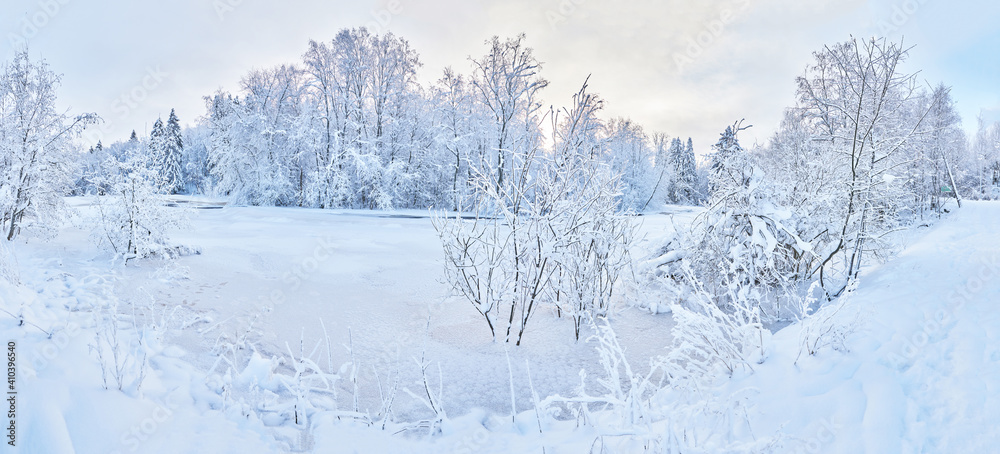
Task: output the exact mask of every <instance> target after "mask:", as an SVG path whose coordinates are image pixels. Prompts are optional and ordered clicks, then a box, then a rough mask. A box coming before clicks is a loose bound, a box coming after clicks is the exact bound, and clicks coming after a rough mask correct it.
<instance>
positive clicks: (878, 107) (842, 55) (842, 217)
mask: <svg viewBox="0 0 1000 454" xmlns="http://www.w3.org/2000/svg"><path fill="white" fill-rule="evenodd" d="M905 58H906V50H905V49H903V48H902V46H901V45H900V44H897V43H892V42H889V41H886V40H881V39H869V40H858V39H851V40H850V41H847V42H844V43H840V44H837V45H834V46H829V47H826V48H824V49H823V50H822V51H821V52H817V53H816V54H815V63H814V64H813V65H811V66H810V67H809V68H808V69H807V70H806V72H805V74H804V75H803V76H801V77H799V78H798V79H797V84H798V98H799V103H798V107H797V108H796V109H795V110H796V111H797V115H798V117H797V118H798V121H801V122H802V123H803V124H804V128H805V130H806V131H807V132H808V135H809V136H810V138H811V143H810V144H809V145H808V146H809V149H810V150H812V151H810V153H818V154H819V155H820V156H821V161H822V162H825V163H828V164H829V165H831V166H832V168H822V169H818V168H817V169H816V170H817V171H818V172H821V173H823V175H822V176H823V177H825V181H824V182H825V183H827V186H825V187H824V188H823V191H824V193H825V194H827V196H828V197H832V198H833V199H834V200H835V201H836V202H835V203H833V204H831V205H830V208H831V210H829V211H827V210H823V211H822V212H818V213H817V214H818V215H819V216H820V218H819V219H815V220H814V221H818V222H819V223H822V224H825V225H824V226H823V227H822V228H821V229H820V232H819V233H818V237H816V238H814V239H811V241H812V243H813V244H814V247H815V250H816V252H817V254H819V256H820V259H819V260H818V261H817V263H814V264H812V265H811V268H810V270H809V273H808V274H809V275H810V276H818V277H819V279H820V281H821V283H822V285H823V288H824V289H826V290H827V291H828V294H830V295H838V294H840V292H842V291H843V289H844V288H846V287H847V283H848V282H847V281H848V280H849V279H853V278H854V277H855V276H857V274H858V273H859V272H860V269H861V267H862V266H863V265H864V264H865V263H867V262H869V261H870V260H871V259H879V258H884V257H885V256H886V245H887V243H886V242H885V239H886V237H885V234H886V233H887V232H889V231H891V230H893V229H895V228H898V227H899V226H900V225H901V223H903V222H905V220H904V219H903V217H901V213H903V212H906V211H909V208H908V207H907V205H908V201H907V200H908V197H907V195H906V191H905V185H904V182H905V179H904V178H901V177H900V176H901V174H902V172H903V171H904V170H903V168H902V167H901V166H902V165H903V163H905V162H906V160H907V159H909V157H908V156H906V151H907V150H909V149H911V148H912V145H913V144H912V141H913V138H914V137H915V133H916V132H917V131H918V128H920V126H921V123H922V120H923V118H924V115H925V112H919V113H918V114H915V113H914V109H913V102H914V97H915V95H916V94H917V90H916V87H915V85H914V77H913V75H911V74H906V73H903V72H901V70H900V67H899V65H900V64H901V63H902V62H903V61H904V60H905ZM829 172H833V175H831V176H830V177H828V178H826V173H829ZM782 181H784V182H785V183H788V184H797V185H805V184H813V185H816V184H817V183H819V181H820V180H819V179H818V178H812V181H811V182H794V183H792V182H791V181H789V180H788V179H787V178H786V179H784V180H782ZM827 201H829V199H828V198H824V199H821V200H820V201H819V202H820V203H826V202H827ZM833 276H836V278H834V279H833V280H832V282H831V281H830V278H831V277H833Z"/></svg>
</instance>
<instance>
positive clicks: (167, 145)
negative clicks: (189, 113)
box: [159, 109, 184, 194]
mask: <svg viewBox="0 0 1000 454" xmlns="http://www.w3.org/2000/svg"><path fill="white" fill-rule="evenodd" d="M161 151H162V155H160V156H159V158H160V165H159V167H160V175H161V177H162V179H163V181H164V183H163V190H164V191H166V192H168V193H170V194H177V193H179V192H181V191H182V190H183V189H184V173H183V164H182V161H183V159H184V139H183V138H182V136H181V125H180V121H179V120H178V119H177V114H176V113H175V112H174V109H170V117H169V118H168V119H167V126H166V130H165V131H164V142H163V149H162V150H161Z"/></svg>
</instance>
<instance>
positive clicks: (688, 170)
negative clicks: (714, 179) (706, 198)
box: [667, 138, 698, 205]
mask: <svg viewBox="0 0 1000 454" xmlns="http://www.w3.org/2000/svg"><path fill="white" fill-rule="evenodd" d="M667 155H668V156H669V159H670V162H671V164H672V165H673V166H674V174H675V175H676V178H675V179H674V184H673V186H672V188H671V191H670V198H671V199H673V202H674V203H678V204H685V205H686V204H694V203H696V202H697V201H698V200H697V199H698V191H697V184H698V173H697V172H698V170H697V168H696V167H695V162H694V145H693V144H692V141H691V138H688V140H687V146H685V145H684V143H683V142H681V139H679V138H675V139H674V140H673V141H672V142H671V143H670V150H669V151H668V152H667Z"/></svg>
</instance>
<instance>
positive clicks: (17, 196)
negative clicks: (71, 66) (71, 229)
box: [0, 51, 97, 240]
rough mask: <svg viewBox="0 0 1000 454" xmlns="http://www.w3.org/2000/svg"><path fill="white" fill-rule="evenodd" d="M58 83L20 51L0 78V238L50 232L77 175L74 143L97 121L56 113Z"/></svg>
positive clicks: (90, 116) (92, 117)
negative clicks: (24, 233)
mask: <svg viewBox="0 0 1000 454" xmlns="http://www.w3.org/2000/svg"><path fill="white" fill-rule="evenodd" d="M59 83H60V77H59V75H57V74H55V73H53V72H52V71H51V70H50V69H49V67H48V65H47V64H46V63H45V61H41V62H33V61H31V59H30V58H29V56H28V52H27V51H19V52H17V53H16V54H15V56H14V59H13V61H11V62H9V63H7V64H6V65H5V66H4V68H3V74H2V75H0V232H2V235H3V237H4V238H6V239H7V240H12V239H14V237H15V236H17V235H18V233H20V232H21V231H22V229H26V228H34V230H35V231H36V232H39V233H42V232H47V231H51V230H52V229H53V228H55V227H56V226H58V225H59V221H60V216H61V215H62V213H64V210H63V208H64V205H65V204H64V202H63V199H62V197H63V195H65V194H66V193H68V192H69V188H70V185H72V184H73V181H74V179H75V175H76V168H75V165H74V164H75V162H76V160H75V158H74V157H73V156H72V152H73V150H74V146H73V144H72V140H73V139H74V138H76V137H78V136H79V135H80V133H81V132H82V131H83V129H84V128H85V127H86V126H87V125H88V124H92V123H94V122H96V121H97V116H96V115H94V114H85V115H80V116H78V117H76V118H70V117H68V116H67V115H66V114H63V113H60V112H58V111H57V110H56V105H55V103H56V89H57V88H58V87H59Z"/></svg>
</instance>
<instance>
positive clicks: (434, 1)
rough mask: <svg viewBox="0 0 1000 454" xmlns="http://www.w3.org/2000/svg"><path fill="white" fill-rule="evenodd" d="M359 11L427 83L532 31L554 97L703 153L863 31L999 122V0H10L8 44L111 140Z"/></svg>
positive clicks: (296, 56) (770, 113) (748, 140)
mask: <svg viewBox="0 0 1000 454" xmlns="http://www.w3.org/2000/svg"><path fill="white" fill-rule="evenodd" d="M358 26H367V27H369V28H370V29H373V30H375V31H378V32H385V31H391V32H392V33H395V34H396V35H399V36H401V37H403V38H405V39H407V40H408V41H409V42H410V44H411V46H412V47H413V48H414V49H416V50H417V52H418V53H419V54H420V58H421V62H422V63H423V65H422V67H421V68H420V71H419V73H418V76H419V78H420V79H421V81H422V82H423V83H425V84H429V83H431V82H433V81H434V80H436V79H438V78H439V77H440V75H441V72H442V70H443V69H444V68H445V67H447V66H451V67H452V68H454V69H455V70H457V71H460V72H463V73H469V72H470V69H469V68H470V63H469V57H470V56H471V57H478V56H480V55H482V54H484V53H485V52H486V51H487V47H486V45H485V44H484V42H485V41H486V40H487V39H488V38H489V37H491V36H493V35H499V36H501V37H508V36H515V35H517V34H518V33H522V32H523V33H525V34H526V35H527V43H528V45H529V46H531V47H533V48H534V50H535V55H536V56H537V57H538V59H539V60H540V61H541V62H542V63H543V67H542V75H543V76H544V77H545V78H547V79H548V80H549V81H550V85H549V87H548V88H547V89H546V90H545V91H544V92H543V93H542V97H543V98H544V100H545V102H546V104H551V105H555V106H557V107H558V106H562V105H566V104H568V103H569V101H570V97H571V95H572V94H573V93H574V92H576V91H577V90H578V89H579V87H580V85H581V84H582V83H583V81H584V80H585V79H586V78H587V76H588V75H590V76H591V77H590V88H591V90H593V91H595V92H597V93H598V94H600V95H601V96H602V97H603V98H604V99H605V101H606V108H605V112H604V116H605V117H607V118H611V117H616V116H622V117H629V118H631V119H632V120H634V121H636V122H638V123H639V124H641V125H643V127H644V128H645V129H646V131H647V132H648V133H652V132H665V133H667V134H669V135H670V136H673V137H682V138H686V137H693V139H694V144H695V150H696V152H698V153H699V154H704V153H706V152H708V151H709V147H710V145H711V144H712V143H714V142H715V141H716V139H717V138H718V135H719V132H721V131H722V130H723V129H725V127H726V125H729V124H732V123H734V122H735V121H738V120H740V119H745V124H751V125H753V127H752V128H750V129H748V130H747V131H744V132H743V133H741V141H742V142H743V143H744V145H750V144H753V143H755V142H756V143H763V142H764V141H766V140H767V138H768V137H769V136H770V135H771V134H772V133H773V132H774V130H775V128H776V127H777V125H778V122H779V121H780V119H781V117H782V112H783V109H784V108H786V107H789V106H792V105H794V102H795V84H794V80H795V77H796V76H797V75H799V74H801V73H802V71H803V70H804V69H805V67H806V65H808V64H809V62H810V60H811V58H812V52H814V51H817V50H820V49H822V48H823V46H824V45H828V44H833V43H837V42H842V41H845V40H847V39H849V38H850V37H851V36H855V37H860V38H865V37H871V36H884V37H887V38H890V39H893V40H896V41H900V40H902V41H903V42H904V43H905V44H906V45H907V46H914V47H913V48H912V49H911V51H910V54H909V59H908V61H907V63H906V65H905V67H904V68H903V69H904V70H905V71H908V72H918V71H919V74H918V78H919V80H920V81H921V83H924V84H935V85H936V84H937V83H940V82H943V83H944V84H946V85H949V86H951V87H952V96H953V98H954V100H955V101H956V103H957V107H958V110H959V112H960V113H961V114H962V117H963V126H964V127H965V129H966V130H967V131H969V132H972V131H974V130H975V128H976V124H977V118H978V117H979V116H980V115H981V116H982V117H983V118H984V119H985V120H987V121H988V122H992V121H1000V2H995V1H992V0H985V1H972V0H957V1H943V0H876V1H861V0H721V1H714V0H712V1H694V0H686V1H681V0H666V1H652V0H643V1H632V2H624V1H611V0H504V1H492V0H374V1H368V0H360V1H343V0H334V1H330V0H285V1H276V0H171V1H162V0H160V1H150V0H100V1H98V0H3V4H2V6H0V39H3V40H4V41H5V42H6V44H4V45H3V47H2V49H4V51H3V54H2V55H0V58H2V59H3V61H9V60H10V59H11V58H12V56H13V54H14V52H15V50H14V49H15V48H17V47H18V46H21V45H24V44H27V46H28V49H29V52H30V54H31V55H32V57H33V58H44V59H45V60H46V61H47V62H48V64H49V65H50V67H51V68H52V69H53V70H54V71H56V72H57V73H60V74H62V75H63V79H62V87H61V89H60V91H59V104H60V106H61V107H62V108H64V109H68V110H69V112H70V113H71V114H78V113H82V112H96V113H98V114H99V115H100V116H101V117H102V118H103V119H104V124H103V125H102V126H100V127H98V128H95V129H91V130H90V131H89V133H88V134H87V139H88V140H89V141H94V140H95V139H101V140H103V141H104V142H105V143H108V142H112V141H114V140H118V139H124V138H127V136H128V134H129V133H130V132H131V131H132V130H133V129H134V130H136V131H137V132H138V133H139V134H148V131H149V130H150V128H151V126H152V124H153V122H154V121H155V120H156V119H157V118H158V117H163V118H164V119H165V118H166V116H167V115H169V113H170V110H171V109H172V108H175V109H176V110H177V114H178V116H179V117H180V119H181V122H182V123H183V124H185V125H192V124H194V123H195V122H196V121H197V120H198V118H199V117H201V116H203V115H204V114H205V104H204V100H203V97H204V96H207V95H210V94H212V93H214V92H215V91H217V90H219V89H224V90H229V91H234V90H236V89H237V86H238V83H239V80H240V78H241V77H242V76H243V75H244V74H245V73H246V72H247V71H249V70H250V69H252V68H262V67H269V66H274V65H279V64H284V63H295V62H299V61H300V60H301V56H302V54H303V53H304V52H305V50H306V45H307V43H308V41H309V40H310V39H315V40H318V41H329V40H331V39H333V37H334V35H335V34H336V33H337V31H338V30H340V29H342V28H346V27H358Z"/></svg>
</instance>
